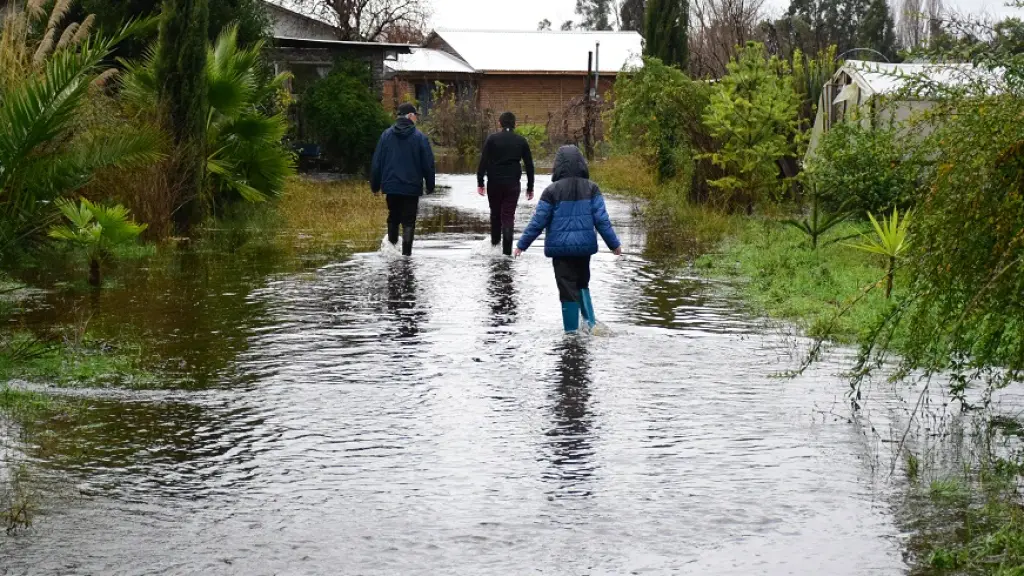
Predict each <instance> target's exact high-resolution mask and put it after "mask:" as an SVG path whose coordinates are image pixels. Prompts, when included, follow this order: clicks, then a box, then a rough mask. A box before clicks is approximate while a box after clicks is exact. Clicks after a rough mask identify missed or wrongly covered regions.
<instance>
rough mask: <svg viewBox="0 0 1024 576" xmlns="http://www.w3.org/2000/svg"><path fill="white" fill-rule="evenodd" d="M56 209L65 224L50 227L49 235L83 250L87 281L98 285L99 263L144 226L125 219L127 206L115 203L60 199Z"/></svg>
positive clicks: (136, 234) (143, 228)
mask: <svg viewBox="0 0 1024 576" xmlns="http://www.w3.org/2000/svg"><path fill="white" fill-rule="evenodd" d="M57 208H58V209H60V212H61V214H63V215H64V218H66V219H67V220H68V222H69V223H70V226H69V225H60V226H54V227H53V228H51V229H50V237H51V238H53V239H55V240H58V241H61V242H65V243H68V244H71V245H74V246H78V247H80V248H83V249H84V250H85V254H86V257H87V258H88V259H89V284H91V285H93V286H99V285H100V282H101V281H102V276H101V271H100V265H101V264H102V263H103V262H104V261H105V260H108V259H109V258H110V257H111V255H112V253H113V250H114V249H115V248H117V247H118V246H123V245H126V244H131V243H133V242H135V241H136V240H137V239H138V237H139V235H140V234H142V232H143V231H144V230H145V229H146V225H145V224H136V223H135V222H134V221H132V220H129V219H128V209H127V208H125V207H124V206H122V205H120V204H117V205H114V206H103V205H101V204H93V203H92V202H90V201H88V200H86V199H85V198H82V199H81V202H80V203H79V204H75V203H74V202H72V201H70V200H60V201H58V202H57Z"/></svg>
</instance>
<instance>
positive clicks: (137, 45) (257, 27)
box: [72, 0, 272, 60]
mask: <svg viewBox="0 0 1024 576" xmlns="http://www.w3.org/2000/svg"><path fill="white" fill-rule="evenodd" d="M161 8H162V0H118V1H117V2H112V1H111V0H80V2H79V3H78V6H77V8H73V9H72V10H73V13H74V12H78V13H80V14H78V15H77V16H78V17H79V18H85V16H86V15H87V14H92V15H94V18H95V24H96V26H98V27H99V30H100V31H101V32H103V33H105V34H111V33H113V32H115V31H117V30H118V29H119V28H120V27H121V26H122V25H123V23H124V22H128V21H129V20H136V19H140V18H149V17H153V16H157V15H159V14H160V11H161ZM209 10H210V16H209V26H208V30H207V32H206V36H207V39H208V40H209V41H210V42H213V41H215V40H216V39H217V37H218V36H219V35H220V33H221V32H223V31H224V30H225V29H226V28H228V27H229V26H232V25H234V26H237V27H238V42H239V44H241V45H242V46H243V47H248V46H252V45H253V44H255V43H256V42H260V41H264V40H267V39H269V37H270V32H271V28H272V26H271V21H270V14H269V13H268V12H267V7H266V4H265V3H264V2H263V1H262V0H216V1H214V2H210V3H209ZM152 41H153V38H152V37H149V38H146V37H139V38H133V39H129V41H127V42H123V43H122V44H121V45H119V46H118V47H117V52H116V53H117V56H118V57H120V58H126V59H130V60H137V59H140V58H142V57H144V56H145V52H146V48H147V47H148V46H150V45H151V43H152Z"/></svg>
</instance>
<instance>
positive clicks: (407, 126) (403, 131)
mask: <svg viewBox="0 0 1024 576" xmlns="http://www.w3.org/2000/svg"><path fill="white" fill-rule="evenodd" d="M415 133H416V123H415V122H413V121H412V120H409V119H408V118H399V119H398V121H397V122H395V136H398V137H399V138H408V137H409V136H412V135H413V134H415Z"/></svg>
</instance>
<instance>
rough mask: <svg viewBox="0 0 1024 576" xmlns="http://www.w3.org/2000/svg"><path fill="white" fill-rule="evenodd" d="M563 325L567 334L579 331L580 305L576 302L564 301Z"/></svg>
mask: <svg viewBox="0 0 1024 576" xmlns="http://www.w3.org/2000/svg"><path fill="white" fill-rule="evenodd" d="M562 327H563V328H565V333H566V334H572V333H574V332H579V329H580V305H579V304H577V303H575V302H562Z"/></svg>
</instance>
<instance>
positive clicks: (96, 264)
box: [89, 258, 103, 288]
mask: <svg viewBox="0 0 1024 576" xmlns="http://www.w3.org/2000/svg"><path fill="white" fill-rule="evenodd" d="M102 283H103V278H102V277H101V276H100V261H99V260H98V259H96V258H90V259H89V285H90V286H93V287H95V288H99V287H100V285H101V284H102Z"/></svg>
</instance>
